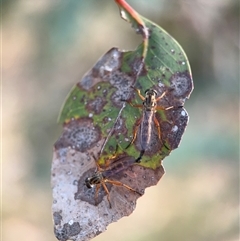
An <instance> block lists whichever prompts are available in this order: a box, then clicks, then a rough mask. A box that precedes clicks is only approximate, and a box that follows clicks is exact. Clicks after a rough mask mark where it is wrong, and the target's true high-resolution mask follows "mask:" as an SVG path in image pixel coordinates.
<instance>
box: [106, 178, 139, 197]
mask: <svg viewBox="0 0 240 241" xmlns="http://www.w3.org/2000/svg"><path fill="white" fill-rule="evenodd" d="M105 182H108V183H111V184H113V185H115V186H120V187H125V188H126V189H128V190H130V191H132V192H135V193H137V194H139V195H140V196H142V193H140V192H139V191H137V190H135V189H133V188H131V187H129V186H128V185H126V184H124V183H122V182H119V181H115V180H109V179H106V180H105Z"/></svg>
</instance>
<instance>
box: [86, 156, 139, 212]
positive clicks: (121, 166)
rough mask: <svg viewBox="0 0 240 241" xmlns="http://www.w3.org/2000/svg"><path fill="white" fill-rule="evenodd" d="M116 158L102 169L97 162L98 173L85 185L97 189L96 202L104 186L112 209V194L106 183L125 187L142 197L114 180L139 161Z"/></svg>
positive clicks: (87, 179)
mask: <svg viewBox="0 0 240 241" xmlns="http://www.w3.org/2000/svg"><path fill="white" fill-rule="evenodd" d="M115 157H116V156H113V157H112V158H110V159H109V160H108V161H107V163H106V165H105V166H104V167H100V165H99V164H98V163H97V162H96V165H97V170H96V172H95V173H94V174H93V175H92V176H91V177H88V178H86V179H85V185H86V186H87V187H88V188H93V187H94V186H95V187H96V192H95V200H97V198H98V192H99V188H100V187H101V186H103V188H104V190H105V192H106V194H107V200H108V202H109V206H110V208H112V205H111V201H110V193H109V190H108V188H107V185H106V183H110V184H112V185H115V186H120V187H124V188H126V189H128V190H129V191H131V192H134V193H137V194H139V195H142V193H140V192H139V191H137V190H135V189H133V188H131V187H130V186H128V185H126V184H124V183H122V182H120V181H117V180H114V176H115V175H116V174H118V173H120V172H123V171H125V170H127V169H128V168H129V167H130V166H132V165H134V163H136V162H138V160H136V159H135V158H134V157H130V156H123V157H119V158H117V159H116V158H115ZM113 159H114V160H113Z"/></svg>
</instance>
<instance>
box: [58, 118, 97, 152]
mask: <svg viewBox="0 0 240 241" xmlns="http://www.w3.org/2000/svg"><path fill="white" fill-rule="evenodd" d="M100 139H101V131H100V127H99V126H94V125H93V122H92V120H91V118H86V117H85V118H79V119H76V120H73V121H70V122H69V123H67V124H65V125H64V129H63V133H62V136H61V137H60V138H59V139H58V141H57V142H56V143H55V148H56V149H62V148H64V147H71V148H73V149H75V150H77V151H80V152H84V151H86V150H88V149H90V148H92V147H93V146H94V145H95V144H96V143H97V142H98V141H99V140H100Z"/></svg>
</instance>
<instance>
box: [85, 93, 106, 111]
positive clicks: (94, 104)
mask: <svg viewBox="0 0 240 241" xmlns="http://www.w3.org/2000/svg"><path fill="white" fill-rule="evenodd" d="M106 104H107V101H106V100H105V99H104V98H102V97H99V96H97V97H96V98H95V99H94V100H91V101H88V104H87V106H86V108H87V110H88V111H89V112H94V114H100V113H101V112H102V111H103V107H104V106H105V105H106Z"/></svg>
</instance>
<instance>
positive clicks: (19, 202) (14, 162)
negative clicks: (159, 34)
mask: <svg viewBox="0 0 240 241" xmlns="http://www.w3.org/2000/svg"><path fill="white" fill-rule="evenodd" d="M129 3H130V4H131V5H132V6H133V7H135V9H136V10H137V11H139V12H140V13H141V14H142V15H144V16H146V17H147V18H149V19H151V20H152V21H155V22H157V23H158V24H159V25H161V26H162V27H164V28H165V29H166V30H167V31H168V32H169V33H170V34H172V35H173V36H174V37H175V38H176V39H177V40H178V41H179V43H180V44H181V45H182V46H183V48H184V49H185V51H186V53H187V55H188V57H189V60H190V63H191V67H192V72H193V79H194V83H195V90H194V92H193V94H192V96H191V98H190V100H189V101H187V103H186V108H187V110H188V112H189V115H190V123H189V126H188V128H187V131H186V133H185V134H184V136H183V140H182V143H181V145H180V148H179V149H177V150H175V151H174V152H173V153H172V154H171V156H170V157H167V158H166V159H165V160H164V166H165V169H166V175H165V176H164V177H163V179H162V180H161V181H160V182H159V184H158V185H157V186H154V187H151V188H149V189H147V191H146V194H145V195H144V196H143V197H142V198H140V199H139V201H138V205H137V208H136V210H135V211H134V213H133V214H132V215H131V216H129V217H126V218H123V219H121V220H120V221H119V222H117V223H114V224H112V225H110V226H109V228H108V231H107V232H105V233H103V234H101V235H100V236H98V237H96V238H95V239H94V240H96V241H103V240H115V241H118V240H119V241H120V240H121V241H122V240H124V241H145V240H151V241H159V240H161V241H164V240H167V241H175V240H184V241H192V240H194V241H237V240H239V239H238V238H239V150H238V148H239V70H238V69H239V42H238V36H239V21H238V20H239V2H238V1H237V0H236V1H235V0H229V1H225V0H211V1H207V0H195V1H192V0H171V1H170V0H169V1H166V0H151V1H144V0H141V1H140V0H138V1H137V0H132V1H130V0H129ZM139 42H140V38H139V36H136V35H135V34H134V32H133V31H132V29H131V28H130V26H129V25H128V24H127V23H126V22H124V21H123V20H121V19H120V17H119V13H118V8H117V6H116V5H115V4H114V1H110V0H101V1H97V0H88V1H83V0H81V1H80V0H68V1H66V0H59V1H56V0H51V1H49V0H34V1H29V0H19V1H13V0H12V1H10V0H8V1H2V76H3V78H2V79H3V81H2V99H3V103H2V111H3V122H2V125H3V133H2V134H3V143H2V147H3V153H2V154H3V156H2V180H3V185H2V194H3V195H2V201H3V212H2V218H3V224H2V231H3V232H2V240H4V241H15V240H32V241H42V240H49V241H51V240H52V241H53V240H56V239H55V237H54V234H53V230H52V229H53V225H52V217H51V202H52V199H51V186H50V168H51V158H52V146H53V143H54V142H55V141H56V139H57V138H58V136H59V135H60V133H61V127H60V126H59V125H57V124H56V119H57V116H58V113H59V110H60V107H61V105H62V103H63V101H64V99H65V97H66V95H67V94H68V92H69V91H70V89H71V88H72V86H73V85H74V84H75V83H76V82H77V81H78V80H79V79H80V78H81V76H82V75H83V74H84V73H85V72H86V71H87V70H88V69H89V68H90V67H91V66H92V65H93V64H94V63H95V62H96V60H97V59H98V58H99V57H100V56H101V55H102V54H104V53H105V52H106V51H108V50H109V49H110V48H111V47H113V46H117V47H120V48H121V49H134V48H135V47H136V46H137V44H138V43H139Z"/></svg>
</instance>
